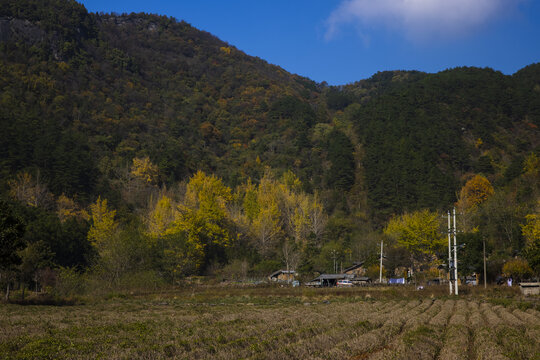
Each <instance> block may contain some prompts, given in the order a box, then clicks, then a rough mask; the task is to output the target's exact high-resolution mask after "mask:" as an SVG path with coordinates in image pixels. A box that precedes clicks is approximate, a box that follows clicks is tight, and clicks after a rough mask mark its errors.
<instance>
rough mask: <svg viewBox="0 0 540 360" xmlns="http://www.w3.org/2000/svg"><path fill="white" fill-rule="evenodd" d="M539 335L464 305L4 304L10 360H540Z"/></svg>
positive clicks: (528, 321)
mask: <svg viewBox="0 0 540 360" xmlns="http://www.w3.org/2000/svg"><path fill="white" fill-rule="evenodd" d="M248 300H249V299H248ZM539 336H540V315H539V313H538V311H537V310H534V309H527V310H520V309H515V308H512V307H503V306H501V305H492V304H490V303H487V302H479V301H476V300H464V299H459V300H454V299H445V300H443V299H429V298H424V299H417V300H387V301H374V300H371V299H369V300H365V299H361V298H360V299H356V300H351V301H333V300H331V301H321V300H320V299H318V300H316V301H314V302H302V301H301V300H300V301H297V302H296V303H295V302H292V303H290V302H289V303H285V304H280V303H279V299H278V300H276V304H274V305H272V304H268V303H265V304H254V303H249V302H243V301H236V302H235V301H233V302H231V303H227V304H225V303H217V304H211V303H204V302H203V303H187V302H178V303H175V302H174V301H169V302H157V301H146V302H145V301H138V302H137V301H129V300H127V301H120V300H119V301H116V302H115V301H112V302H104V303H99V304H94V305H81V306H71V307H38V306H25V307H21V306H16V305H0V358H6V359H30V358H69V359H89V358H100V357H101V358H112V359H114V358H116V359H126V358H133V359H137V358H139V359H143V358H144V359H160V358H177V359H210V358H211V359H277V360H279V359H358V360H359V359H415V360H420V359H441V360H452V359H494V360H497V359H540V356H539V354H540V346H539V343H540V339H539Z"/></svg>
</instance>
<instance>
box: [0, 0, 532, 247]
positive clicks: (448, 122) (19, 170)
mask: <svg viewBox="0 0 540 360" xmlns="http://www.w3.org/2000/svg"><path fill="white" fill-rule="evenodd" d="M538 126H540V64H532V65H530V66H528V67H526V68H524V69H522V70H520V71H518V72H517V73H515V74H514V75H511V76H507V75H504V74H502V73H500V72H497V71H494V70H492V69H487V68H486V69H480V68H467V67H463V68H456V69H449V70H446V71H442V72H440V73H437V74H427V73H423V72H419V71H386V72H380V73H377V74H375V75H373V76H372V77H371V78H369V79H365V80H361V81H358V82H355V83H352V84H347V85H343V86H327V85H326V84H325V83H322V84H319V83H316V82H314V81H312V80H310V79H307V78H305V77H301V76H298V75H294V74H290V73H287V72H286V71H284V70H283V69H281V68H280V67H278V66H275V65H271V64H268V63H267V62H266V61H264V60H262V59H259V58H256V57H252V56H249V55H247V54H245V53H243V52H241V51H239V50H238V49H237V48H235V47H234V46H233V45H231V44H228V43H225V42H223V41H221V40H220V39H218V38H216V37H215V36H213V35H211V34H209V33H207V32H204V31H201V30H198V29H196V28H194V27H192V26H191V25H189V24H188V23H186V22H184V21H178V20H176V19H173V18H170V17H166V16H159V15H152V14H143V13H141V14H121V15H120V14H102V13H100V14H95V13H89V12H87V11H86V9H85V8H84V6H83V5H81V4H78V3H77V2H75V1H72V0H48V1H38V0H28V1H15V0H6V1H2V2H1V3H0V129H1V132H2V136H1V137H0V174H1V179H0V193H1V194H2V196H3V197H14V195H13V194H14V192H15V193H16V192H17V191H19V190H20V191H24V186H23V185H25V184H29V183H32V184H33V185H32V186H33V189H37V188H39V189H44V188H46V189H47V191H49V192H50V193H49V192H47V191H45V190H44V191H41V192H39V194H41V195H40V196H37V195H32V196H33V197H32V199H33V200H32V201H33V202H34V203H35V204H36V205H38V207H42V208H44V209H45V210H46V211H52V210H53V208H54V205H52V204H51V201H50V199H51V198H55V199H60V198H61V197H62V196H64V197H66V198H67V199H74V201H75V202H76V203H77V204H78V206H79V207H80V208H85V207H87V206H88V204H90V203H92V202H94V201H95V200H96V198H98V196H101V197H102V198H107V199H109V200H110V202H111V204H112V205H113V207H114V208H116V209H119V215H120V216H121V217H123V218H124V219H129V218H130V216H132V215H133V214H137V213H138V211H140V210H141V208H143V207H144V206H146V204H145V201H146V200H145V199H146V198H145V197H144V196H139V195H140V194H141V193H140V192H137V191H139V190H140V189H139V188H138V187H137V186H138V185H137V186H136V184H135V185H134V184H133V183H132V181H131V180H130V176H129V174H130V171H133V169H132V168H133V166H134V164H135V162H137V161H139V163H141V164H142V163H144V161H147V162H146V163H145V164H147V166H148V167H149V168H150V169H152V171H154V172H155V174H157V175H156V176H155V179H153V180H152V181H153V183H152V186H153V189H154V190H156V189H161V190H163V189H165V188H167V187H168V188H171V187H175V186H177V185H178V184H179V183H185V182H186V181H187V180H188V178H189V177H190V176H191V175H193V174H194V173H196V172H197V171H198V170H203V171H205V172H206V173H211V174H215V175H217V176H218V177H219V178H221V179H223V181H224V183H225V184H227V185H228V186H230V187H231V188H233V189H234V188H235V187H236V186H239V185H241V184H244V183H246V181H248V179H251V180H252V181H253V182H254V183H257V182H258V181H259V180H260V179H261V178H262V177H263V176H264V174H265V173H267V172H268V171H271V172H274V173H276V174H282V173H284V172H286V171H287V170H292V172H293V173H295V174H296V176H298V177H299V179H300V180H301V183H302V188H303V189H302V190H303V191H305V192H307V193H311V194H317V196H320V198H321V200H322V202H323V203H324V205H325V209H326V212H327V213H328V214H329V215H330V218H331V220H332V219H334V220H332V221H334V222H332V221H331V224H332V226H334V227H333V228H332V229H333V230H335V234H340V235H335V237H337V238H339V239H341V240H343V239H348V240H347V241H350V239H351V238H352V237H354V236H356V235H354V236H353V235H352V234H353V233H355V232H356V233H355V234H358V233H366V232H369V231H371V230H373V229H380V228H382V227H383V226H384V224H385V223H386V221H388V219H390V218H391V217H392V216H393V215H396V214H401V213H403V212H408V211H414V210H419V209H424V208H429V209H432V210H445V209H448V208H449V207H451V206H453V204H454V203H455V202H456V201H457V198H458V194H459V192H460V189H461V188H462V187H463V185H464V184H465V183H466V182H467V180H468V179H470V178H471V177H472V176H473V175H475V174H482V175H484V176H485V177H486V178H487V179H489V181H490V182H491V183H492V184H493V185H494V186H495V188H496V192H498V193H500V194H505V195H504V196H506V198H508V199H512V201H515V202H517V203H518V204H520V210H519V211H517V212H516V214H515V215H512V216H515V219H516V221H515V222H514V223H513V225H511V231H510V233H512V234H513V235H512V236H513V237H514V238H516V239H518V240H516V241H517V242H516V243H515V244H514V245H512V246H514V247H517V248H519V249H520V248H522V247H523V238H522V236H521V231H520V225H521V224H523V223H524V214H526V213H530V212H534V211H535V210H534V209H535V206H536V202H537V201H538V194H539V190H538V181H536V180H537V178H533V179H532V180H531V179H530V176H529V175H527V176H529V177H527V176H526V175H525V172H526V170H524V169H525V168H526V164H527V162H528V163H531V161H532V160H531V159H533V158H534V156H537V155H538V152H539V150H540V148H539V145H540V144H539V142H540V137H539V136H538ZM144 159H146V160H144ZM143 160H144V161H143ZM533 160H534V159H533ZM25 176H26V177H25ZM25 179H26V180H25ZM25 181H26V182H25ZM14 184H15V185H14ZM38 185H39V186H38ZM14 189H15V190H14ZM21 189H22V190H21ZM137 189H139V190H137ZM154 190H153V191H154ZM156 191H157V190H156ZM8 194H10V195H8ZM44 194H45V195H47V196H45V195H44ZM15 197H17V196H15ZM38 198H39V199H38ZM40 199H41V200H40ZM47 199H48V200H47ZM516 209H517V207H516ZM344 229H345V230H344ZM77 231H78V232H79V233H80V234H83V235H81V236H82V237H84V229H82V230H81V229H79V230H77ZM345 233H346V235H342V234H345ZM492 233H493V234H495V235H494V236H504V235H496V231H495V230H493V231H492ZM331 237H332V236H331V235H328V239H330V238H331ZM344 241H345V240H344ZM349 245H350V244H349ZM349 245H347V246H349Z"/></svg>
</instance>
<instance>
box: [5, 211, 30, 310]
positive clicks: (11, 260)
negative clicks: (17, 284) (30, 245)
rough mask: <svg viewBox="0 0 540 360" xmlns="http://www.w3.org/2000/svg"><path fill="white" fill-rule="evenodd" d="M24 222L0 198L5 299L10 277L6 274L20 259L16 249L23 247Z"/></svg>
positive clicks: (7, 294)
mask: <svg viewBox="0 0 540 360" xmlns="http://www.w3.org/2000/svg"><path fill="white" fill-rule="evenodd" d="M23 234H24V224H23V222H22V220H21V219H20V218H19V217H17V216H16V215H15V213H14V211H13V208H12V207H11V206H10V205H9V204H8V203H7V202H6V201H4V200H0V271H2V272H3V273H4V277H5V278H7V285H6V300H9V292H10V279H9V276H8V274H9V273H11V272H12V271H13V269H14V266H16V265H18V264H19V263H20V261H21V259H20V257H19V254H18V251H19V250H21V249H22V248H23V247H24V242H23Z"/></svg>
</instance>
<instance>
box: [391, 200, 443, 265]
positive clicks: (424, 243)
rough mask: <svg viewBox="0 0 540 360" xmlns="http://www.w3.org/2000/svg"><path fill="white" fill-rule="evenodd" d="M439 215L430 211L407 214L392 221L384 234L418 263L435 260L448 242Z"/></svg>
mask: <svg viewBox="0 0 540 360" xmlns="http://www.w3.org/2000/svg"><path fill="white" fill-rule="evenodd" d="M439 219H440V217H439V215H438V214H437V213H435V212H431V211H429V210H427V209H426V210H422V211H415V212H413V213H406V214H403V215H401V216H398V217H395V218H393V219H391V220H390V221H389V222H388V224H387V225H386V228H385V229H384V233H385V234H386V235H387V236H389V237H390V238H392V239H394V240H396V241H397V244H398V245H399V246H401V247H404V248H405V249H407V250H408V251H409V253H410V254H411V257H412V258H413V259H414V260H416V261H420V262H423V261H426V260H428V259H430V258H433V255H435V253H436V252H437V251H438V250H441V249H443V247H444V245H445V243H446V241H445V238H444V237H443V236H442V234H441V231H440V223H439Z"/></svg>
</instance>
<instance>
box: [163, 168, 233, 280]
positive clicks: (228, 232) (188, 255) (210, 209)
mask: <svg viewBox="0 0 540 360" xmlns="http://www.w3.org/2000/svg"><path fill="white" fill-rule="evenodd" d="M231 199H232V195H231V189H230V188H228V187H227V186H225V185H223V182H222V181H221V179H218V178H217V177H216V176H214V175H211V176H208V175H206V174H205V173H204V172H202V171H198V172H197V173H196V174H195V175H193V176H192V177H191V178H190V180H189V183H188V184H187V188H186V195H185V198H184V204H181V205H179V206H178V211H179V214H178V218H177V219H176V220H175V221H174V222H173V223H172V224H171V227H170V228H169V229H168V230H167V232H166V234H167V235H170V236H171V238H174V239H182V242H181V243H179V244H178V246H177V247H175V249H177V250H178V251H173V252H174V253H173V254H171V257H176V258H179V259H180V260H178V261H176V263H178V264H180V263H184V259H185V261H188V262H189V261H192V260H195V263H194V264H193V266H192V267H191V268H193V269H195V270H198V269H199V268H200V267H201V265H203V259H202V258H201V257H202V256H203V255H204V257H205V260H206V263H208V261H209V259H210V258H211V257H212V256H217V255H218V253H219V250H220V249H223V248H226V247H228V246H230V245H231V244H232V242H233V241H234V240H235V238H236V234H235V233H234V232H233V229H232V223H231V222H230V221H229V219H228V210H227V205H228V204H229V202H230V201H231ZM190 259H191V260H190ZM182 268H186V267H185V266H182Z"/></svg>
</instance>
